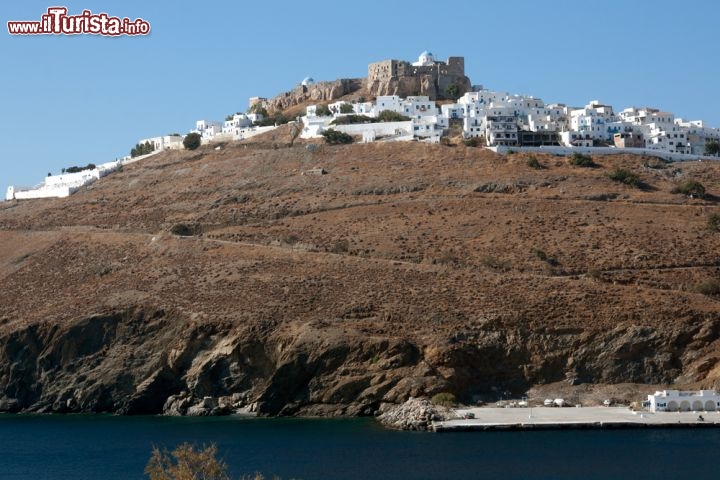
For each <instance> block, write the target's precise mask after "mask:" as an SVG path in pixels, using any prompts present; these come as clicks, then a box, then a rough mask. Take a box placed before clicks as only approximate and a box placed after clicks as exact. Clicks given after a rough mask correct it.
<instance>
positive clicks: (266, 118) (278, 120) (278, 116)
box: [255, 111, 293, 127]
mask: <svg viewBox="0 0 720 480" xmlns="http://www.w3.org/2000/svg"><path fill="white" fill-rule="evenodd" d="M291 120H293V118H292V117H288V116H286V115H285V114H284V113H283V112H280V111H276V112H273V113H272V114H271V115H268V114H267V112H266V114H265V115H263V119H262V120H260V121H259V122H255V125H256V126H258V127H271V126H273V125H284V124H286V123H288V122H290V121H291Z"/></svg>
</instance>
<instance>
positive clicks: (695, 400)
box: [648, 390, 720, 412]
mask: <svg viewBox="0 0 720 480" xmlns="http://www.w3.org/2000/svg"><path fill="white" fill-rule="evenodd" d="M648 408H649V410H650V411H651V412H678V411H679V412H689V411H695V412H698V411H699V412H714V411H718V410H720V394H718V393H717V392H716V391H715V390H698V391H688V392H683V391H680V390H662V391H658V392H655V393H654V394H652V395H648Z"/></svg>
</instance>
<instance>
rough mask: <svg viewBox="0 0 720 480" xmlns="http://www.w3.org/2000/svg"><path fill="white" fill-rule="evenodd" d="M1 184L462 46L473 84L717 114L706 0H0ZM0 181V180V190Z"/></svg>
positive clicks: (716, 14) (713, 38)
mask: <svg viewBox="0 0 720 480" xmlns="http://www.w3.org/2000/svg"><path fill="white" fill-rule="evenodd" d="M56 5H62V6H65V7H67V8H68V13H69V14H76V15H77V14H80V13H81V12H82V10H84V9H89V10H91V11H92V12H93V13H101V12H105V13H107V14H108V15H111V16H117V17H121V18H122V17H128V18H130V19H136V18H138V17H141V18H143V19H145V20H146V21H148V22H149V23H150V25H151V29H152V31H151V33H150V35H148V36H138V37H116V38H112V37H101V36H95V35H78V36H61V35H39V36H15V35H10V34H9V33H7V28H6V26H5V23H6V22H7V21H15V20H40V17H41V15H42V14H44V13H45V12H46V10H47V8H49V7H51V6H56ZM0 12H1V13H2V15H1V17H2V29H3V31H2V32H0V55H2V60H3V68H2V72H1V73H0V108H1V109H2V115H0V131H2V132H3V133H4V141H3V148H2V149H0V187H1V188H2V189H4V188H5V187H6V186H7V185H10V184H14V185H33V184H36V183H39V182H40V181H42V178H43V177H44V176H45V175H47V173H48V172H52V173H59V172H60V170H61V168H63V167H68V166H72V165H85V164H87V163H90V162H92V163H102V162H105V161H110V160H113V159H115V158H119V157H121V156H123V155H126V154H127V153H129V150H130V148H131V147H132V146H134V144H135V143H136V142H137V140H139V139H140V138H144V137H151V136H156V135H164V134H168V133H171V132H180V133H186V132H187V131H188V130H189V129H191V128H193V127H194V123H195V120H198V119H214V120H223V119H224V117H225V115H227V114H229V113H233V112H236V111H245V110H246V109H247V101H248V97H250V96H266V97H272V96H274V95H276V94H277V93H280V92H283V91H286V90H289V89H291V88H292V87H293V86H294V85H295V84H297V83H298V82H300V81H301V80H302V79H303V78H304V77H305V76H307V75H310V76H312V77H313V78H315V79H316V80H333V79H335V78H339V77H363V76H365V75H366V73H367V64H368V63H370V62H373V61H378V60H383V59H388V58H398V59H407V60H414V59H415V58H416V57H417V56H418V54H419V53H420V52H421V51H422V50H425V49H428V50H430V51H432V52H433V53H434V54H435V55H436V57H438V58H440V59H445V58H446V57H448V56H451V55H458V56H464V57H465V67H466V73H467V74H468V76H469V77H470V78H471V80H472V82H473V83H474V84H482V85H484V86H485V87H486V88H491V89H495V90H502V91H509V92H510V93H523V94H529V95H534V96H536V97H540V98H542V99H543V100H545V101H546V102H563V103H567V104H570V105H577V106H582V105H584V104H586V103H588V101H590V100H595V99H597V100H600V101H602V102H605V103H609V104H612V105H613V106H614V107H615V108H616V109H618V110H619V109H621V108H624V107H628V106H652V107H657V108H661V109H663V110H669V111H672V112H674V113H675V114H676V115H678V116H681V117H683V118H686V119H693V120H695V119H702V120H705V121H706V122H707V123H708V124H709V125H710V126H713V127H720V110H719V109H718V96H717V90H718V84H719V83H718V79H719V78H720V62H718V61H717V49H718V46H719V44H720V37H719V36H718V33H717V21H718V18H720V2H717V1H715V0H686V1H684V2H682V3H679V2H674V1H673V2H671V1H667V0H652V1H651V0H647V1H644V0H634V1H631V0H606V1H597V0H591V1H581V0H575V1H569V0H546V1H538V0H514V1H512V2H490V1H480V0H475V1H472V0H455V1H453V2H442V3H441V2H438V1H425V0H415V1H393V2H391V1H388V0H384V1H376V0H364V1H361V2H339V1H326V0H314V1H312V2H297V1H292V2H291V1H283V2H280V1H272V0H267V1H264V2H238V1H224V0H216V1H214V2H198V1H192V2H191V1H185V0H176V1H173V2H163V4H161V2H152V3H151V2H147V1H136V0H124V1H115V2H109V1H94V0H84V1H74V0H73V1H67V2H52V3H47V2H40V1H36V0H24V1H23V2H2V6H0ZM3 196H4V195H3Z"/></svg>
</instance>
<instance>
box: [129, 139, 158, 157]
mask: <svg viewBox="0 0 720 480" xmlns="http://www.w3.org/2000/svg"><path fill="white" fill-rule="evenodd" d="M154 151H155V146H154V145H153V144H152V143H150V142H149V141H147V142H145V143H138V144H136V145H135V146H134V147H133V148H132V149H130V156H131V157H132V158H135V157H139V156H141V155H147V154H148V153H152V152H154Z"/></svg>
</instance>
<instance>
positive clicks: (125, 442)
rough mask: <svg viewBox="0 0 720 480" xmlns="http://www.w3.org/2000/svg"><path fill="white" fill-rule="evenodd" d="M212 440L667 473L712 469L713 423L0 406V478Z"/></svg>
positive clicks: (398, 460)
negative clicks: (576, 424) (558, 422)
mask: <svg viewBox="0 0 720 480" xmlns="http://www.w3.org/2000/svg"><path fill="white" fill-rule="evenodd" d="M183 442H190V443H194V444H196V445H198V446H201V445H203V444H209V443H214V444H216V445H217V447H218V450H219V454H220V456H221V457H222V458H223V459H224V460H225V461H226V462H227V463H228V465H229V466H230V470H231V473H232V475H233V478H239V477H240V476H241V475H244V474H252V473H255V472H262V473H263V474H264V475H265V477H266V478H268V479H270V478H272V476H273V475H277V476H279V477H280V478H282V479H283V480H288V479H291V478H295V479H304V480H316V479H358V480H359V479H368V480H371V479H378V480H380V479H393V480H403V479H408V480H409V479H418V480H419V479H428V480H439V479H464V478H468V479H474V478H478V479H480V478H482V479H491V478H498V479H503V480H510V479H575V478H582V479H583V480H587V479H602V480H607V479H622V478H628V479H659V478H663V479H674V478H678V479H679V478H691V477H708V476H711V475H712V472H717V471H718V463H720V460H719V459H718V453H720V429H688V430H681V429H669V430H662V429H643V430H563V431H525V432H522V431H519V432H468V433H442V434H436V433H416V432H396V431H390V430H385V429H383V428H381V427H379V426H378V425H377V424H375V423H374V422H373V421H372V420H369V419H352V420H346V419H345V420H304V419H242V418H234V417H223V418H164V417H116V416H85V415H68V416H58V415H48V416H25V415H0V479H2V480H6V479H12V480H15V479H68V480H69V479H72V480H82V479H103V480H111V479H123V480H125V479H142V478H146V477H145V475H144V473H143V470H144V467H145V464H146V463H147V460H148V458H149V457H150V453H151V450H152V447H153V446H158V447H166V448H168V449H170V450H172V449H173V448H175V447H176V446H177V445H179V444H180V443H183Z"/></svg>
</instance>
